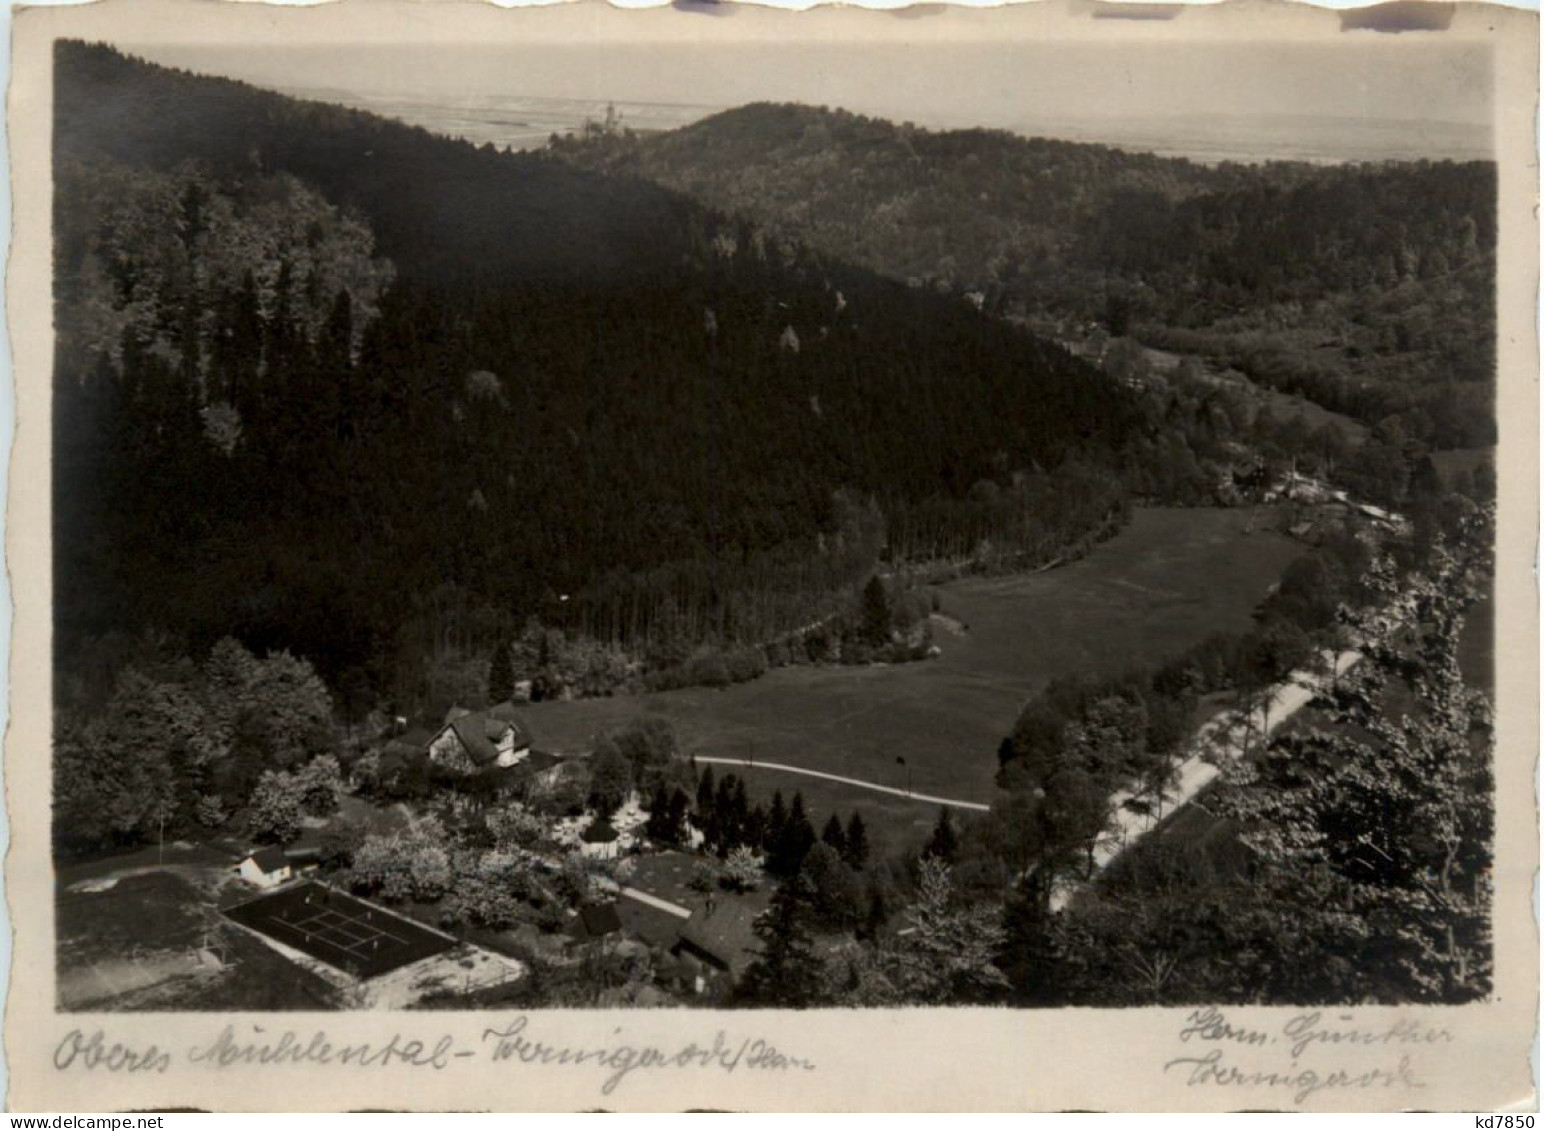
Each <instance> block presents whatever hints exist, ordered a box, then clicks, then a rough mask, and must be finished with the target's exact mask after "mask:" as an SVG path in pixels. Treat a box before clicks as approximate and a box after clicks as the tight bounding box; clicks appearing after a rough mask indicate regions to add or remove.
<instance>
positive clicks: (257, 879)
mask: <svg viewBox="0 0 1544 1131" xmlns="http://www.w3.org/2000/svg"><path fill="white" fill-rule="evenodd" d="M236 872H237V874H238V875H240V876H241V878H242V879H243V880H246V881H247V883H249V884H251V885H253V886H254V887H260V888H276V887H278V886H279V885H280V884H282V883H285V882H286V881H288V880H290V879H292V878H293V877H294V875H295V869H294V866H293V865H292V864H291V863H290V858H289V857H288V856H287V855H285V852H284V849H282V848H275V847H272V846H269V847H268V848H259V849H258V850H257V851H255V852H253V853H251V854H250V855H249V856H247V858H246V859H245V860H243V861H242V862H241V863H240V864H238V865H237V866H236Z"/></svg>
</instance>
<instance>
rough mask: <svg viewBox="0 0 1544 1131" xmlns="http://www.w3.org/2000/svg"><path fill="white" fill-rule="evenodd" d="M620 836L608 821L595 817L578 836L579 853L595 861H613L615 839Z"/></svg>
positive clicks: (616, 845) (615, 849)
mask: <svg viewBox="0 0 1544 1131" xmlns="http://www.w3.org/2000/svg"><path fill="white" fill-rule="evenodd" d="M620 836H621V834H620V833H619V832H617V830H616V826H614V825H613V824H612V823H611V822H610V821H608V820H606V818H604V817H596V818H595V819H594V820H593V821H591V822H590V825H589V827H588V828H586V829H585V830H584V832H582V833H580V834H579V851H580V852H582V853H583V854H584V855H586V856H590V857H593V858H595V859H597V860H613V859H615V858H616V856H617V852H618V849H619V848H620V847H621V846H620V845H618V844H617V839H618V838H619V837H620Z"/></svg>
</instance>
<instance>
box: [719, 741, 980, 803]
mask: <svg viewBox="0 0 1544 1131" xmlns="http://www.w3.org/2000/svg"><path fill="white" fill-rule="evenodd" d="M693 757H694V758H695V759H696V760H697V761H698V762H702V763H704V764H706V765H710V766H744V767H745V768H746V769H749V770H781V771H782V772H784V773H787V774H801V775H803V776H804V777H807V778H824V779H825V780H826V781H834V782H841V783H842V784H843V785H855V786H857V787H858V788H859V789H868V790H873V791H874V792H875V793H888V794H890V795H891V796H893V797H904V798H906V799H907V800H908V801H921V802H924V803H926V804H928V805H947V806H949V807H951V808H954V809H972V810H975V811H976V812H978V813H988V812H991V809H992V807H991V806H990V805H983V804H981V802H979V801H957V800H955V799H953V798H949V797H934V796H933V795H932V794H930V793H913V792H912V791H910V790H906V789H896V788H894V787H893V786H888V785H880V784H878V783H877V782H871V781H859V780H858V779H857V778H844V777H842V776H841V775H840V774H827V773H824V772H822V771H820V770H806V769H804V768H803V767H801V766H785V765H783V764H782V763H781V762H753V761H751V760H750V759H748V758H709V757H705V756H704V755H701V754H694V755H693Z"/></svg>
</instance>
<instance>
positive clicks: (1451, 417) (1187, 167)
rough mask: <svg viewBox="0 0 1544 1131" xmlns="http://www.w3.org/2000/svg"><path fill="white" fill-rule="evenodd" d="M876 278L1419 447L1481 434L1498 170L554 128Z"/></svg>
mask: <svg viewBox="0 0 1544 1131" xmlns="http://www.w3.org/2000/svg"><path fill="white" fill-rule="evenodd" d="M551 148H552V150H553V151H554V152H555V153H557V154H559V155H560V156H562V157H563V158H564V159H565V160H567V161H569V162H571V163H573V164H575V165H577V166H581V167H587V168H596V169H606V170H609V171H612V172H615V173H623V174H631V175H635V176H637V177H640V178H643V179H645V180H648V181H651V182H656V183H659V184H663V185H667V186H670V187H673V188H678V189H681V190H682V191H685V192H689V193H691V194H693V195H694V196H697V197H699V198H700V199H702V200H704V201H706V202H708V203H710V204H712V205H713V206H715V207H719V208H723V209H726V210H728V211H731V212H734V213H737V214H740V215H744V216H747V217H749V218H751V219H753V220H755V221H756V222H757V223H758V224H763V225H767V226H769V227H770V228H772V229H773V230H775V231H778V232H781V233H784V234H785V235H787V236H789V237H792V238H799V239H802V240H806V241H808V242H809V243H810V244H811V246H813V247H816V248H818V249H819V250H821V251H823V252H826V253H829V254H832V255H836V256H840V257H842V258H844V259H849V260H851V261H853V262H856V263H860V264H863V265H864V266H867V267H870V268H873V269H874V270H876V271H879V272H881V273H884V274H886V275H889V276H891V277H894V278H897V279H904V280H909V281H911V282H913V283H916V284H918V285H927V286H929V287H932V288H937V289H942V290H945V291H953V292H962V291H963V292H975V293H976V294H977V295H978V296H979V298H980V300H981V301H982V302H983V303H984V304H985V305H987V306H988V307H989V308H991V309H995V310H998V311H1000V312H1003V313H1007V314H1011V315H1016V316H1019V317H1023V318H1027V319H1029V320H1031V321H1032V322H1035V323H1038V324H1042V325H1050V324H1060V326H1061V327H1062V328H1063V329H1064V330H1065V331H1066V332H1067V333H1068V334H1080V333H1082V332H1085V331H1086V329H1087V328H1088V323H1090V322H1093V321H1097V322H1098V323H1101V324H1102V326H1103V328H1104V329H1105V330H1106V331H1108V332H1109V333H1111V334H1115V335H1121V334H1127V333H1135V334H1136V335H1137V336H1139V337H1142V338H1144V339H1147V340H1149V341H1151V342H1155V343H1159V344H1168V345H1172V346H1175V347H1176V348H1180V349H1184V350H1188V351H1194V352H1201V353H1207V354H1211V355H1213V356H1215V357H1216V358H1218V359H1219V360H1222V361H1226V362H1229V363H1231V364H1234V365H1237V366H1239V367H1240V368H1243V369H1244V370H1246V371H1247V372H1249V373H1250V374H1251V375H1252V376H1254V377H1255V378H1256V379H1258V380H1261V381H1264V382H1266V383H1268V384H1271V385H1273V386H1276V387H1278V388H1282V389H1284V390H1286V391H1289V392H1295V393H1302V394H1303V395H1306V396H1308V397H1310V398H1312V399H1314V400H1317V401H1319V402H1320V403H1322V404H1324V405H1326V406H1327V407H1330V408H1333V409H1336V410H1338V411H1342V412H1347V413H1350V414H1352V415H1355V416H1357V417H1359V418H1361V419H1363V420H1364V421H1366V422H1367V423H1369V424H1376V423H1379V422H1381V421H1384V420H1386V419H1389V418H1391V417H1395V418H1398V420H1399V427H1400V429H1401V430H1402V434H1405V435H1409V436H1413V437H1416V438H1419V439H1420V440H1421V441H1423V442H1426V443H1431V444H1435V445H1436V446H1439V447H1471V446H1478V445H1483V444H1488V443H1491V442H1493V439H1494V421H1493V405H1492V399H1493V396H1492V390H1493V385H1492V380H1493V367H1494V356H1495V355H1494V348H1493V342H1492V339H1493V336H1494V295H1493V290H1494V266H1495V265H1494V245H1495V193H1496V182H1495V169H1494V166H1493V165H1490V164H1488V163H1468V164H1454V163H1451V162H1435V163H1433V162H1419V163H1399V164H1392V163H1391V164H1385V165H1365V166H1343V167H1330V168H1320V167H1314V166H1310V165H1305V164H1292V163H1285V162H1283V163H1270V164H1266V165H1261V166H1244V165H1238V164H1229V163H1224V164H1222V165H1220V166H1217V167H1215V168H1209V167H1205V166H1202V165H1198V164H1195V163H1192V162H1190V161H1186V160H1182V159H1171V158H1160V157H1155V156H1153V155H1150V154H1139V153H1125V152H1121V151H1119V150H1115V149H1110V148H1106V147H1103V146H1092V145H1083V144H1074V143H1071V142H1060V141H1048V140H1044V139H1027V138H1021V137H1016V136H1014V135H1012V134H1008V133H1004V132H998V131H985V130H968V131H950V132H933V131H929V130H925V129H918V128H915V127H913V126H911V125H909V124H906V125H895V124H892V123H889V122H885V121H879V120H875V119H870V118H864V117H861V116H858V115H854V114H850V113H846V112H843V111H830V110H825V109H815V108H812V107H805V106H783V105H766V104H761V105H753V106H747V107H743V108H741V109H738V110H731V111H728V112H725V113H723V114H719V115H716V116H714V117H712V118H709V119H706V120H704V121H702V122H699V123H696V124H694V125H691V126H688V127H685V128H683V129H680V130H675V131H672V132H670V133H664V134H653V135H646V136H634V135H631V134H627V133H621V132H616V131H607V130H603V129H599V128H596V129H591V130H588V131H586V132H584V133H583V134H581V135H579V136H576V137H573V138H554V139H553V141H552V143H551Z"/></svg>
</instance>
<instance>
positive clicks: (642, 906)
mask: <svg viewBox="0 0 1544 1131" xmlns="http://www.w3.org/2000/svg"><path fill="white" fill-rule="evenodd" d="M616 911H617V917H618V918H619V919H621V921H622V927H623V929H624V930H626V931H627V933H628V934H630V935H634V936H636V937H638V938H640V939H642V940H643V941H644V942H646V943H648V944H649V945H651V946H658V947H664V948H666V949H668V948H670V947H672V946H674V945H675V944H676V940H677V938H678V937H679V936H680V933H681V921H682V920H681V917H680V916H679V915H672V914H671V913H670V912H669V911H665V910H663V909H661V908H658V907H653V906H650V905H649V904H647V903H643V902H642V901H640V900H637V899H634V898H632V897H631V896H630V895H628V894H627V892H626V891H625V890H624V891H623V892H622V895H621V898H619V899H618V900H617V902H616Z"/></svg>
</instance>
